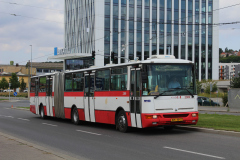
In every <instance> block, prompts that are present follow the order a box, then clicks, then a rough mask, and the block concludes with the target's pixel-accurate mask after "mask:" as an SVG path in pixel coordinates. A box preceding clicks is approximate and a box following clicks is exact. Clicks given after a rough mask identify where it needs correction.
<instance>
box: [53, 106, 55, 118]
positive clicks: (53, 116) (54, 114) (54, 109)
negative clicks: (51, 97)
mask: <svg viewBox="0 0 240 160" xmlns="http://www.w3.org/2000/svg"><path fill="white" fill-rule="evenodd" d="M52 110H53V117H55V107H52Z"/></svg>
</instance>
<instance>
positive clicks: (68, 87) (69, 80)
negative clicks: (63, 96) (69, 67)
mask: <svg viewBox="0 0 240 160" xmlns="http://www.w3.org/2000/svg"><path fill="white" fill-rule="evenodd" d="M65 91H72V73H70V74H66V75H65Z"/></svg>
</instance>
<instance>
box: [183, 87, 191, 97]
mask: <svg viewBox="0 0 240 160" xmlns="http://www.w3.org/2000/svg"><path fill="white" fill-rule="evenodd" d="M182 89H185V90H186V91H188V93H190V94H191V96H192V98H193V97H194V95H193V93H191V92H190V91H189V90H188V89H187V88H182Z"/></svg>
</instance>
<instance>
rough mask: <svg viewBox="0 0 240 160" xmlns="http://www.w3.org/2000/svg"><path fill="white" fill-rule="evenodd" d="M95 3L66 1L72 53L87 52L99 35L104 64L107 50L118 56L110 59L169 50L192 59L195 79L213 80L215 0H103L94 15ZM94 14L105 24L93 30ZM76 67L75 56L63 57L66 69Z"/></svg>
mask: <svg viewBox="0 0 240 160" xmlns="http://www.w3.org/2000/svg"><path fill="white" fill-rule="evenodd" d="M94 2H97V1H96V0H84V1H78V2H73V1H71V0H65V4H66V6H65V8H66V12H65V18H66V25H65V30H66V32H65V48H66V49H68V50H70V53H91V51H92V50H93V49H94V48H95V43H98V42H97V41H100V40H101V39H103V40H102V41H101V45H100V46H101V47H102V49H101V50H100V52H101V53H99V54H101V56H104V63H103V65H106V64H109V63H111V61H110V54H111V52H114V53H115V55H118V58H116V59H114V61H113V63H114V64H118V63H125V62H127V60H126V59H128V60H133V59H135V58H136V57H138V58H139V60H145V59H147V58H149V57H150V56H151V55H163V54H168V53H170V54H172V55H174V56H175V57H176V58H177V59H185V60H190V61H193V62H194V63H195V67H196V73H197V78H198V79H206V78H208V79H212V67H213V25H212V24H213V22H214V23H215V21H214V20H213V17H214V16H213V14H215V13H214V12H213V8H214V7H213V6H214V3H215V0H104V3H101V4H102V6H104V9H103V10H101V12H102V13H101V15H98V14H97V13H96V15H95V12H96V8H94V7H95V5H94ZM217 4H218V3H217ZM84 9H85V11H86V13H84ZM99 11H100V10H98V12H99ZM98 16H99V17H98ZM97 17H98V18H101V17H102V19H103V21H102V24H103V26H104V27H103V28H102V29H99V28H97V29H96V30H95V31H93V30H94V27H95V26H97V25H96V24H94V20H95V19H96V18H97ZM83 19H84V20H83ZM70 24H72V25H75V24H78V25H75V26H77V27H71V25H70ZM100 30H102V34H103V35H102V36H101V37H99V38H98V39H96V40H95V37H94V34H91V33H92V32H91V31H93V32H101V31H100ZM98 46H99V45H98ZM214 49H215V48H214ZM96 52H97V50H96ZM96 54H98V53H96ZM120 57H122V58H120ZM79 66H82V64H80V62H79V64H78V62H75V59H74V60H69V61H66V69H67V68H76V67H79Z"/></svg>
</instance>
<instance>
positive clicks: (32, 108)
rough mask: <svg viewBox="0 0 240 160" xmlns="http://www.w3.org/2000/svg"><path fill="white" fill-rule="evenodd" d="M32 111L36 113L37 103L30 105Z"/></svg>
mask: <svg viewBox="0 0 240 160" xmlns="http://www.w3.org/2000/svg"><path fill="white" fill-rule="evenodd" d="M30 111H31V112H32V113H34V114H36V108H35V105H30Z"/></svg>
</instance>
